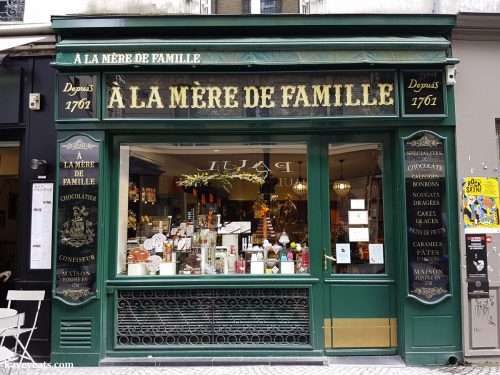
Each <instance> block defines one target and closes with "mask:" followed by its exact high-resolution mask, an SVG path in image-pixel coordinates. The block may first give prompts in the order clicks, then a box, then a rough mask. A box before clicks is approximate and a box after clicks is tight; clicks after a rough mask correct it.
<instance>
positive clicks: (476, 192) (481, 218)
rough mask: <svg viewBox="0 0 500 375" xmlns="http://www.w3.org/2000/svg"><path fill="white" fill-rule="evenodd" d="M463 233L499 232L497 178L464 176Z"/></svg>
mask: <svg viewBox="0 0 500 375" xmlns="http://www.w3.org/2000/svg"><path fill="white" fill-rule="evenodd" d="M462 192H463V194H462V209H463V212H464V227H465V233H500V225H499V221H498V180H497V179H496V178H486V177H466V178H464V179H463V181H462Z"/></svg>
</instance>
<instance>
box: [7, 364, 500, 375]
mask: <svg viewBox="0 0 500 375" xmlns="http://www.w3.org/2000/svg"><path fill="white" fill-rule="evenodd" d="M37 365H38V367H37V368H23V369H21V370H20V371H19V374H40V375H42V374H61V375H62V374H65V375H66V374H68V375H94V374H96V375H104V374H106V375H156V374H168V375H240V374H241V375H289V374H300V375H447V374H470V375H493V374H500V366H429V367H406V366H404V365H403V366H387V365H379V366H374V365H367V366H363V365H331V364H330V365H325V366H210V367H209V366H173V367H170V366H161V367H151V366H130V367H75V368H54V367H44V366H43V364H37ZM16 370H17V369H16V368H13V369H12V371H11V374H15V373H16Z"/></svg>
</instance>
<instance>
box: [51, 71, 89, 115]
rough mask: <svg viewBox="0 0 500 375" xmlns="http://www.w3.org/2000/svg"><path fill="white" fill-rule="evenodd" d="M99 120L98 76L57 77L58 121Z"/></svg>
mask: <svg viewBox="0 0 500 375" xmlns="http://www.w3.org/2000/svg"><path fill="white" fill-rule="evenodd" d="M96 118H97V76H95V75H59V76H58V77H57V119H58V120H65V119H96Z"/></svg>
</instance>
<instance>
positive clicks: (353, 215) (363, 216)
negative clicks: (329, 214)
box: [348, 211, 368, 225]
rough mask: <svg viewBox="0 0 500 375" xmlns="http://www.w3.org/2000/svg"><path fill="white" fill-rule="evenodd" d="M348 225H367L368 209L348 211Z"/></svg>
mask: <svg viewBox="0 0 500 375" xmlns="http://www.w3.org/2000/svg"><path fill="white" fill-rule="evenodd" d="M348 213H349V225H358V224H362V225H365V224H366V225H367V224H368V211H349V212H348Z"/></svg>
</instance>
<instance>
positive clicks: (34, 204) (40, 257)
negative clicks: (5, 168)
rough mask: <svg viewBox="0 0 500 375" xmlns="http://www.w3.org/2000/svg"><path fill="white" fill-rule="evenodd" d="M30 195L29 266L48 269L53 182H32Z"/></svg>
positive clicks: (50, 257) (50, 261)
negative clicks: (48, 227) (48, 226)
mask: <svg viewBox="0 0 500 375" xmlns="http://www.w3.org/2000/svg"><path fill="white" fill-rule="evenodd" d="M32 189H33V190H32V195H31V246H30V249H31V252H30V268H31V269H32V270H33V269H38V270H40V269H46V270H48V269H50V268H51V263H52V231H51V230H47V225H48V224H50V225H52V208H53V206H54V202H53V196H54V184H53V183H52V182H44V183H34V184H33V188H32Z"/></svg>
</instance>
